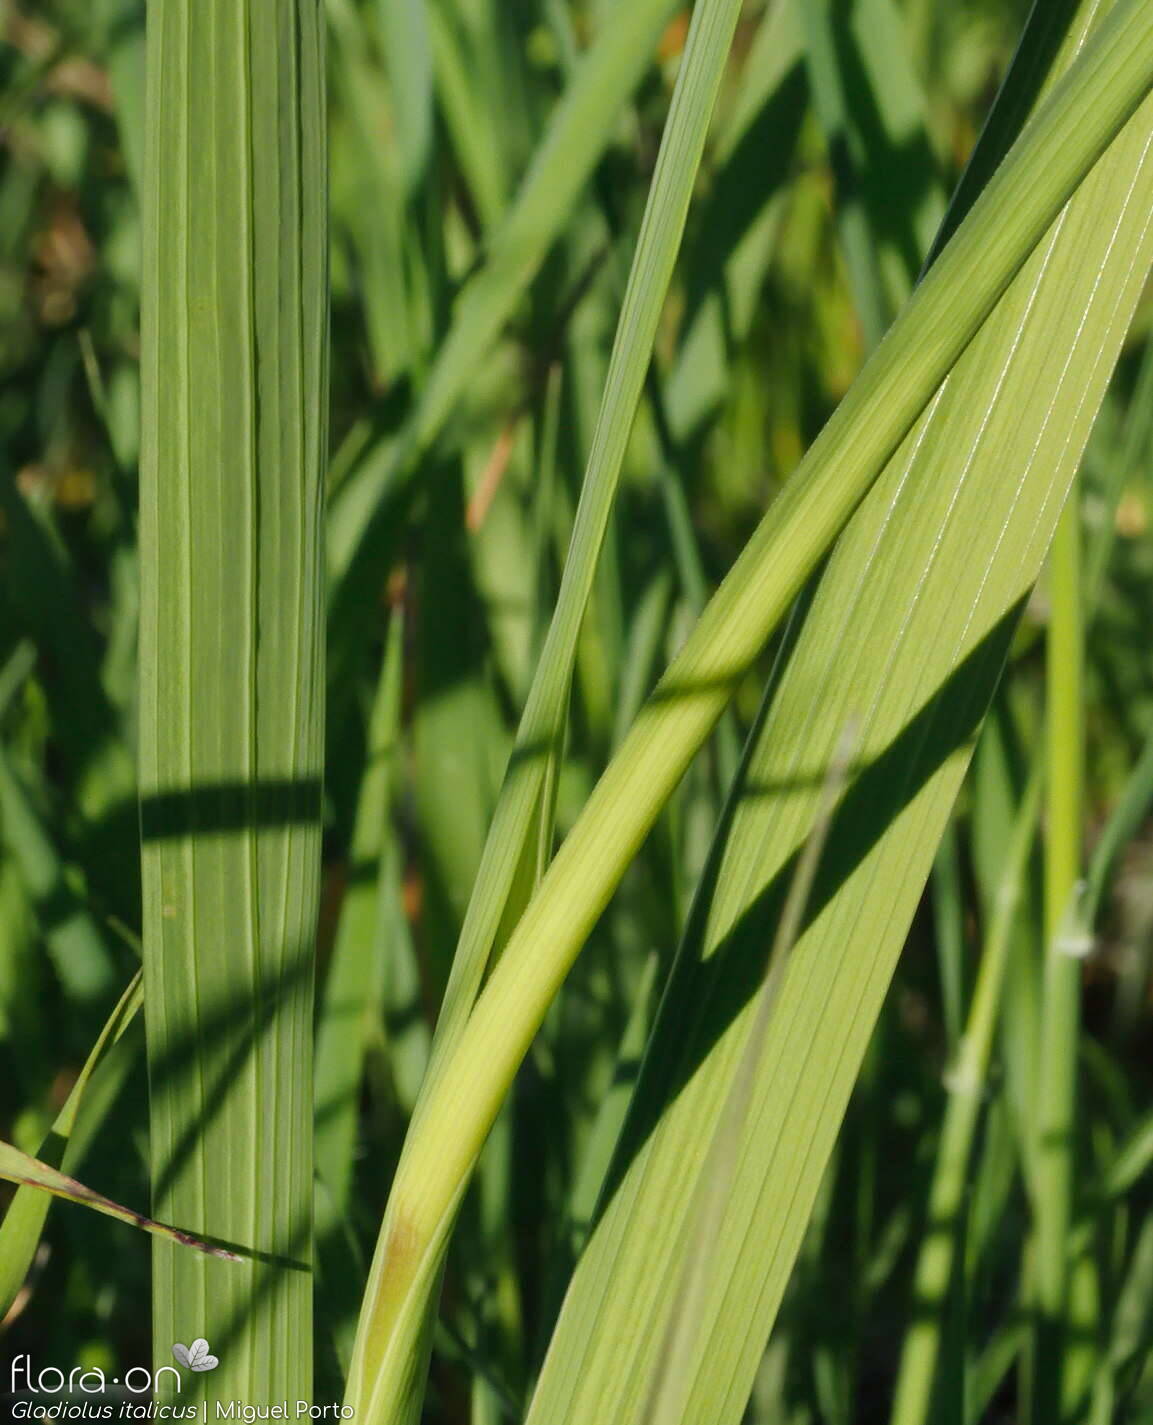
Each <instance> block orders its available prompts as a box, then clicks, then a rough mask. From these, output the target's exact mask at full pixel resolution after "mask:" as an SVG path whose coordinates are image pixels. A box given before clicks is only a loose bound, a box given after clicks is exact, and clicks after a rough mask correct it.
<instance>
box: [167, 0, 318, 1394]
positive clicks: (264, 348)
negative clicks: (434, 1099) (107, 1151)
mask: <svg viewBox="0 0 1153 1425" xmlns="http://www.w3.org/2000/svg"><path fill="white" fill-rule="evenodd" d="M323 80H324V53H323V35H322V31H321V14H320V11H319V7H318V5H317V4H316V0H159V3H157V4H154V5H153V6H152V7H151V8H150V10H149V16H148V99H147V102H148V135H147V137H148V151H147V164H146V168H147V181H146V194H145V232H146V249H145V263H144V286H143V292H144V313H143V317H144V357H143V360H144V443H143V468H142V486H141V530H140V541H141V557H142V627H141V654H140V662H141V678H142V682H141V709H140V763H141V791H142V806H141V821H142V834H143V842H144V852H143V871H144V984H145V1014H146V1023H147V1030H148V1062H149V1078H150V1086H151V1122H152V1180H153V1198H154V1211H155V1212H156V1214H157V1215H158V1216H161V1217H164V1218H165V1219H166V1220H169V1221H176V1222H179V1223H181V1225H182V1226H184V1225H186V1224H187V1226H188V1228H189V1230H192V1231H195V1232H197V1233H198V1234H201V1235H208V1236H212V1237H217V1238H222V1239H225V1240H228V1241H231V1242H234V1243H236V1244H237V1245H238V1247H240V1248H243V1249H245V1250H246V1251H248V1252H254V1253H258V1254H260V1259H259V1260H256V1261H249V1262H245V1263H244V1264H243V1265H240V1266H235V1265H232V1264H229V1265H227V1266H225V1265H222V1264H218V1263H213V1262H210V1261H207V1260H204V1261H195V1262H190V1261H188V1260H187V1259H188V1258H189V1257H190V1256H191V1255H192V1254H190V1253H178V1252H177V1251H176V1250H175V1249H174V1248H173V1247H171V1246H169V1245H167V1244H160V1245H158V1246H157V1248H156V1251H155V1255H154V1287H153V1335H154V1350H155V1353H156V1359H157V1360H158V1361H163V1362H165V1363H170V1360H171V1357H170V1352H171V1349H172V1345H173V1343H174V1342H180V1341H183V1342H187V1341H188V1340H189V1339H191V1338H193V1337H197V1336H205V1337H207V1338H208V1339H209V1340H210V1341H211V1343H212V1349H213V1350H214V1351H215V1352H216V1353H217V1354H218V1355H219V1358H220V1367H219V1369H218V1370H217V1371H214V1372H213V1373H212V1374H211V1375H209V1376H207V1377H205V1378H204V1381H205V1389H206V1391H207V1392H208V1396H209V1399H213V1398H216V1399H226V1400H231V1399H242V1400H245V1401H246V1402H248V1403H249V1404H251V1405H267V1404H271V1403H275V1402H278V1401H281V1400H283V1399H285V1398H291V1399H297V1398H303V1399H307V1398H308V1397H309V1394H310V1388H311V1372H312V1335H311V1296H312V1282H311V1276H310V1271H309V1261H310V1258H311V1218H312V1193H313V1183H312V976H313V937H314V935H315V925H316V908H317V895H318V882H319V849H320V848H319V816H320V769H321V746H322V744H321V714H322V702H321V698H322V687H323V682H322V675H321V648H322V611H321V597H322V581H321V542H320V517H321V489H322V484H321V476H322V470H323V466H324V461H325V457H326V453H327V452H326V439H325V431H326V415H327V413H326V380H327V352H326V342H327V321H326V316H327V272H326V249H325V223H326V217H325V203H326V196H325V157H324V153H325V132H324V87H323Z"/></svg>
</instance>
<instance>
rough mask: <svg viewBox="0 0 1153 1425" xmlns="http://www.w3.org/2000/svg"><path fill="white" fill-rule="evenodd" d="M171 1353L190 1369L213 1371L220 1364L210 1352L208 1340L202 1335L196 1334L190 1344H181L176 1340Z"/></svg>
mask: <svg viewBox="0 0 1153 1425" xmlns="http://www.w3.org/2000/svg"><path fill="white" fill-rule="evenodd" d="M172 1354H173V1355H174V1356H175V1357H176V1359H177V1360H178V1361H179V1362H180V1364H181V1365H182V1366H187V1367H188V1369H189V1370H190V1371H214V1370H215V1369H216V1367H217V1366H218V1365H219V1364H220V1361H219V1360H218V1359H217V1357H216V1356H213V1355H211V1354H210V1352H209V1350H208V1342H207V1341H206V1340H205V1339H204V1337H203V1336H197V1338H196V1340H195V1341H193V1343H192V1345H191V1346H182V1345H181V1344H180V1342H179V1341H177V1343H176V1344H175V1346H173V1348H172Z"/></svg>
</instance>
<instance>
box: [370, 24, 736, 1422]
mask: <svg viewBox="0 0 1153 1425" xmlns="http://www.w3.org/2000/svg"><path fill="white" fill-rule="evenodd" d="M739 10H740V5H739V3H737V0H707V3H705V4H703V5H702V6H700V8H699V9H698V10H697V11H696V13H695V15H694V19H693V25H692V28H691V30H690V34H689V39H688V43H687V46H686V53H685V58H684V65H683V67H682V70H681V73H680V76H679V78H678V83H677V86H676V90H675V93H674V96H673V101H672V105H671V108H670V112H669V118H668V122H667V125H666V131H665V135H664V139H663V141H662V144H661V152H660V155H659V157H658V161H657V168H656V172H655V174H654V177H653V184H652V189H651V192H650V195H649V201H648V205H647V207H646V210H645V218H644V221H643V223H642V226H641V233H640V237H639V239H638V242H637V251H636V255H635V258H634V261H633V266H632V270H631V272H630V275H629V283H628V287H627V290H626V292H625V298H624V304H623V307H622V311H621V315H620V321H619V324H618V328H617V337H616V340H615V342H614V346H613V352H612V357H611V359H610V363H609V370H608V375H607V378H606V385H605V394H604V399H603V402H602V405H601V409H600V412H599V415H598V418H597V425H596V430H595V432H594V435H593V444H592V449H591V451H590V453H589V459H588V466H587V469H586V472H585V478H584V482H583V484H582V488H581V499H580V504H579V506H578V509H577V514H576V520H575V522H574V527H573V535H572V542H571V545H570V549H569V554H568V558H567V560H566V563H565V570H564V576H563V579H562V583H561V589H560V594H559V596H558V599H557V605H556V609H555V612H554V615H553V619H552V622H551V624H550V626H549V631H548V635H547V637H546V640H545V645H544V648H543V650H542V652H541V655H540V659H539V662H538V665H537V671H536V674H535V676H534V679H533V684H532V687H531V689H530V691H529V696H528V701H527V703H526V706H525V710H524V713H523V715H522V717H521V723H520V727H519V729H518V732H517V740H516V744H515V746H514V749H513V753H512V757H511V759H510V764H509V771H508V773H507V774H506V780H505V784H504V786H503V788H502V791H501V796H500V800H499V801H498V804H497V808H496V812H495V815H494V816H493V819H492V824H491V826H490V828H489V833H488V836H487V839H486V841H485V844H484V852H483V855H482V857H481V863H480V867H479V870H478V871H477V875H476V881H475V889H474V893H473V896H472V898H471V900H470V902H469V905H468V910H467V912H466V916H465V921H464V926H463V928H462V931H461V937H460V941H459V944H458V946H457V951H456V954H455V956H454V958H453V962H452V971H451V975H450V978H449V982H448V986H447V989H446V991H445V995H444V1001H443V1004H442V1008H441V1015H440V1020H439V1022H438V1025H437V1033H436V1036H435V1038H434V1041H433V1058H432V1063H431V1065H430V1070H429V1075H428V1079H427V1081H426V1087H425V1090H424V1091H423V1093H422V1099H421V1103H420V1104H418V1106H417V1114H416V1118H417V1119H419V1116H420V1113H421V1112H422V1107H423V1103H424V1102H425V1100H426V1098H427V1096H428V1094H429V1093H431V1092H432V1091H433V1090H434V1088H435V1085H436V1083H437V1080H438V1076H439V1070H440V1066H441V1064H442V1063H443V1062H444V1061H445V1060H446V1059H447V1058H448V1057H449V1056H451V1054H452V1052H453V1051H454V1049H455V1047H456V1045H457V1043H458V1042H459V1039H460V1035H461V1033H462V1032H463V1030H464V1026H465V1023H466V1021H467V1016H468V1014H469V1013H470V1011H471V1009H472V1006H473V1003H474V1001H475V999H476V996H477V993H478V992H479V990H480V985H481V982H482V979H483V977H484V974H485V971H486V968H487V966H488V964H489V960H490V957H491V956H492V954H493V951H494V949H499V948H500V947H499V945H498V944H497V941H498V937H499V934H500V931H501V926H502V922H505V923H506V924H511V923H514V922H515V919H516V918H517V917H518V916H519V913H520V911H521V909H522V908H523V902H522V903H512V904H510V896H511V895H512V894H513V892H514V889H515V888H517V887H518V886H519V887H520V888H521V889H522V891H523V892H524V897H523V898H524V900H527V895H528V893H529V892H531V891H532V890H533V889H535V884H536V880H537V875H538V874H539V867H540V866H541V865H542V864H543V860H544V858H543V857H540V856H538V855H537V851H538V848H539V847H541V846H544V847H546V848H547V846H548V844H549V842H551V831H552V827H551V822H552V797H551V790H550V789H551V788H552V787H553V786H554V785H555V778H556V769H557V765H558V763H559V757H560V745H561V739H562V736H563V732H564V726H565V718H566V713H567V707H568V695H569V688H570V685H571V681H572V672H573V665H574V661H575V659H576V655H577V644H578V639H579V637H580V633H581V627H582V623H583V621H584V618H585V611H586V607H587V605H588V601H589V597H590V594H591V592H592V589H593V584H594V580H595V577H596V573H597V566H598V560H599V556H600V552H601V546H602V543H603V542H604V539H605V532H606V528H607V525H608V520H609V515H610V513H611V510H612V506H613V500H614V498H615V495H616V490H617V483H618V480H619V477H620V471H621V466H622V463H623V461H624V456H625V449H626V446H627V444H628V440H629V435H630V433H631V431H632V425H633V421H634V419H635V416H636V410H637V406H638V403H639V401H640V398H641V393H642V390H643V387H644V379H645V373H646V371H647V369H648V365H649V361H650V359H651V355H652V348H653V343H654V341H655V338H656V333H657V325H658V322H659V320H660V316H661V312H662V310H663V307H664V302H665V298H666V294H667V290H668V284H669V280H670V278H671V276H672V271H673V266H674V263H675V261H676V256H677V252H678V249H679V246H680V240H681V234H682V232H683V230H684V224H685V218H686V215H687V212H688V207H689V201H690V199H691V196H692V189H693V183H694V180H695V177H696V172H697V166H698V164H699V162H700V156H701V152H702V150H703V148H704V141H705V135H706V133H707V130H708V122H709V117H710V115H711V112H712V108H713V104H714V101H715V99H716V94H717V89H718V87H719V85H720V80H721V76H722V73H723V70H724V65H725V61H726V58H727V56H728V52H729V45H730V43H731V40H732V35H733V30H734V28H735V26H736V22H737V17H738V14H739ZM457 795H459V793H457ZM526 864H527V865H528V866H529V867H530V868H531V870H532V871H533V872H536V873H537V874H530V875H528V876H524V875H522V876H521V877H520V878H519V880H518V870H522V869H523V868H524V867H525V866H526ZM381 1260H382V1259H381V1256H380V1254H379V1252H378V1254H377V1257H376V1259H375V1260H374V1266H373V1273H372V1277H371V1279H370V1284H369V1290H368V1294H367V1301H368V1307H367V1309H366V1311H365V1315H364V1317H363V1320H364V1321H365V1322H370V1321H371V1319H372V1311H373V1307H372V1303H373V1301H374V1298H375V1296H376V1294H377V1293H379V1292H380V1291H381V1290H382V1284H381V1280H380V1271H381ZM429 1287H430V1294H431V1290H432V1282H431V1280H430V1283H429ZM429 1309H431V1303H428V1304H426V1305H425V1306H424V1307H423V1308H420V1307H417V1306H416V1305H415V1303H414V1309H413V1311H412V1313H411V1315H410V1317H409V1330H410V1333H411V1341H412V1342H413V1343H414V1349H415V1343H416V1342H418V1341H420V1340H423V1339H425V1337H426V1331H425V1327H424V1325H423V1323H422V1321H421V1314H422V1310H423V1311H427V1310H429ZM381 1345H382V1343H380V1342H378V1341H376V1340H374V1338H373V1336H372V1335H371V1334H366V1333H364V1332H363V1331H362V1333H361V1334H360V1335H359V1336H358V1343H357V1349H356V1352H355V1353H354V1357H353V1364H352V1369H351V1372H350V1382H349V1398H350V1400H351V1401H353V1402H355V1403H356V1404H357V1408H359V1409H361V1410H371V1411H372V1412H374V1414H376V1415H378V1416H379V1418H380V1419H382V1420H383V1419H385V1418H391V1419H397V1420H400V1419H404V1418H407V1417H408V1416H411V1415H413V1414H414V1412H415V1410H416V1409H417V1402H416V1400H415V1399H412V1398H410V1397H409V1396H408V1395H407V1392H406V1387H405V1386H402V1385H401V1383H400V1381H401V1380H403V1381H404V1382H405V1383H406V1385H407V1383H409V1382H410V1381H411V1379H412V1375H411V1367H410V1366H409V1365H408V1363H407V1362H404V1361H403V1357H402V1356H401V1355H400V1354H397V1355H394V1356H393V1357H392V1359H394V1360H395V1361H396V1362H397V1369H398V1371H400V1372H401V1375H400V1379H399V1380H397V1381H395V1382H393V1381H390V1380H388V1379H384V1378H382V1377H381V1376H380V1375H379V1374H378V1370H379V1366H380V1363H381V1360H382V1355H381ZM385 1412H388V1413H387V1414H386V1413H385Z"/></svg>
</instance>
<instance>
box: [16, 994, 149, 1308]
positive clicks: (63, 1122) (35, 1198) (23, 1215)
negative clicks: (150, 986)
mask: <svg viewBox="0 0 1153 1425" xmlns="http://www.w3.org/2000/svg"><path fill="white" fill-rule="evenodd" d="M143 1003H144V990H143V984H142V978H141V972H140V971H139V970H138V971H137V972H136V974H135V975H133V977H132V982H131V984H130V985H129V986H128V988H127V989H126V990H125V991H124V994H123V995H122V996H121V998H120V1002H119V1003H118V1004H117V1006H116V1008H115V1010H114V1011H113V1013H112V1015H111V1017H110V1019H109V1020H108V1023H107V1024H106V1025H105V1026H104V1029H103V1030H102V1031H101V1034H100V1037H99V1039H97V1041H96V1043H95V1044H94V1045H93V1047H92V1052H91V1053H90V1054H89V1055H88V1058H87V1059H86V1060H85V1062H84V1067H83V1068H82V1069H81V1070H80V1073H79V1074H78V1075H77V1078H76V1082H75V1083H74V1084H73V1085H72V1088H71V1089H70V1090H69V1093H68V1098H67V1099H66V1100H65V1103H64V1107H63V1108H62V1109H61V1110H60V1112H59V1113H58V1114H57V1115H56V1119H55V1121H54V1123H53V1124H52V1131H51V1133H50V1134H49V1135H48V1137H47V1138H46V1139H45V1140H44V1142H43V1143H42V1144H41V1146H40V1154H39V1157H40V1161H41V1165H42V1166H44V1167H47V1168H48V1169H66V1168H67V1167H68V1165H69V1162H70V1159H71V1158H72V1157H74V1156H75V1154H73V1153H71V1152H70V1149H71V1147H72V1130H73V1128H74V1127H75V1124H76V1115H77V1113H78V1112H79V1109H80V1105H81V1102H82V1100H83V1098H84V1091H85V1089H86V1088H87V1087H88V1081H89V1079H91V1077H92V1075H93V1073H94V1072H95V1070H96V1068H97V1066H98V1065H99V1064H100V1062H101V1061H102V1060H103V1058H104V1056H105V1054H106V1052H107V1051H108V1049H110V1048H111V1046H112V1045H113V1044H115V1043H116V1042H117V1041H118V1040H119V1039H120V1038H121V1036H122V1035H123V1034H124V1032H125V1031H126V1030H127V1029H128V1027H129V1025H130V1024H131V1023H132V1022H133V1020H134V1019H135V1017H136V1014H137V1012H138V1011H139V1009H140V1007H141V1005H142V1004H143ZM49 1201H50V1199H49V1198H48V1196H46V1194H45V1193H44V1192H42V1191H38V1190H37V1188H35V1187H32V1186H26V1187H21V1188H20V1190H19V1191H18V1192H17V1193H16V1196H15V1197H14V1198H13V1199H12V1201H11V1203H9V1205H8V1211H7V1212H6V1213H5V1214H4V1221H3V1223H2V1224H0V1320H3V1319H4V1317H5V1316H6V1315H7V1314H8V1308H9V1307H10V1306H11V1305H12V1302H13V1301H14V1300H15V1299H16V1293H17V1292H18V1291H19V1290H20V1286H21V1283H22V1282H23V1281H24V1279H25V1277H26V1276H27V1275H28V1271H29V1269H30V1268H31V1266H32V1261H33V1258H34V1257H35V1255H36V1248H37V1246H38V1245H39V1242H40V1237H41V1234H42V1233H43V1231H44V1223H45V1220H46V1219H47V1216H48V1207H49Z"/></svg>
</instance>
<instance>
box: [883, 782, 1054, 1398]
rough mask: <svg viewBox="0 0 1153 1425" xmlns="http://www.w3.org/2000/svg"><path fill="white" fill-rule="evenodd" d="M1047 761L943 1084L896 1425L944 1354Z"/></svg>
mask: <svg viewBox="0 0 1153 1425" xmlns="http://www.w3.org/2000/svg"><path fill="white" fill-rule="evenodd" d="M1041 770H1042V764H1041V762H1040V761H1038V764H1037V771H1036V772H1035V773H1034V776H1033V780H1032V782H1031V783H1030V786H1029V789H1028V791H1027V792H1026V795H1025V799H1024V801H1023V802H1022V804H1021V807H1020V809H1019V811H1018V813H1017V818H1016V822H1015V824H1014V827H1013V834H1012V839H1011V842H1010V851H1009V857H1008V860H1007V861H1006V863H1005V868H1004V875H1003V877H1002V881H1001V885H1000V887H999V889H998V893H997V901H996V909H995V912H994V917H993V920H992V922H991V924H990V926H989V930H988V934H987V935H986V936H985V943H984V946H983V947H982V951H981V964H980V969H979V971H978V975H977V983H976V985H975V987H974V990H973V999H972V1003H971V1005H970V1008H969V1015H968V1019H967V1022H966V1024H965V1032H964V1034H963V1036H962V1037H961V1039H960V1042H959V1045H958V1049H957V1053H956V1056H955V1057H954V1060H953V1062H952V1063H951V1064H950V1066H949V1070H948V1073H947V1076H946V1080H945V1084H946V1087H947V1089H948V1092H949V1099H948V1106H947V1108H946V1110H945V1122H944V1125H943V1126H942V1129H941V1146H940V1148H939V1149H938V1151H937V1162H936V1166H935V1169H934V1173H933V1184H932V1187H931V1189H930V1192H929V1204H928V1208H927V1214H928V1221H927V1225H926V1230H925V1235H924V1237H923V1238H922V1241H921V1248H920V1252H919V1254H918V1257H917V1267H916V1271H915V1273H914V1278H913V1307H912V1311H913V1319H912V1322H911V1324H910V1326H909V1329H908V1332H907V1333H906V1335H905V1341H904V1345H903V1347H902V1351H901V1364H900V1367H899V1370H898V1374H897V1386H896V1392H895V1395H894V1400H893V1409H892V1414H891V1416H890V1421H891V1425H924V1422H925V1421H927V1420H929V1419H930V1418H931V1415H930V1405H931V1401H932V1398H933V1386H934V1380H935V1372H936V1369H937V1360H938V1355H939V1352H940V1349H941V1336H942V1316H943V1312H944V1310H945V1307H946V1298H947V1295H948V1291H949V1286H950V1283H951V1281H952V1279H953V1272H954V1270H955V1267H956V1259H957V1248H958V1244H959V1241H960V1224H961V1216H962V1213H963V1211H964V1200H965V1193H966V1189H967V1187H968V1184H969V1163H970V1157H971V1154H972V1148H973V1139H974V1137H975V1135H976V1131H977V1124H978V1121H979V1119H980V1116H981V1106H982V1099H983V1096H984V1094H985V1090H986V1084H987V1077H988V1070H989V1060H990V1056H991V1054H992V1048H993V1036H994V1031H995V1029H996V1026H997V1016H998V1012H999V1009H1000V1004H1001V988H1002V985H1003V982H1004V978H1005V968H1006V964H1007V961H1008V958H1009V955H1010V953H1011V950H1012V945H1013V923H1014V920H1015V919H1016V916H1017V913H1018V911H1019V908H1020V904H1021V889H1022V884H1023V882H1024V879H1025V876H1026V873H1027V870H1028V859H1029V854H1030V851H1031V850H1032V847H1033V843H1034V841H1035V840H1036V836H1037V822H1038V817H1039V814H1040V810H1041V790H1042V787H1043V780H1042V776H1041Z"/></svg>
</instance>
